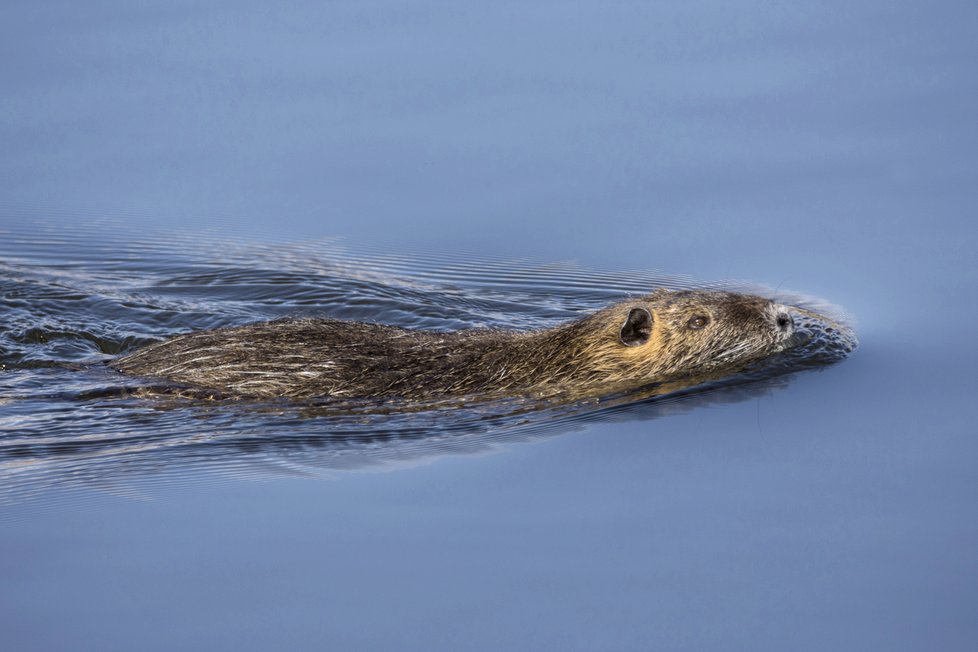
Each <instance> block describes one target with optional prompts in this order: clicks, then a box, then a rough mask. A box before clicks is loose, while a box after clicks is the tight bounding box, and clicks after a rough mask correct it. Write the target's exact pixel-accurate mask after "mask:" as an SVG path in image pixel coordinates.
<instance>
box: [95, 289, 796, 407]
mask: <svg viewBox="0 0 978 652" xmlns="http://www.w3.org/2000/svg"><path fill="white" fill-rule="evenodd" d="M792 310H793V309H792V308H790V307H788V306H784V305H780V304H777V303H774V302H773V301H771V300H769V299H765V298H762V297H759V296H754V295H751V294H741V293H737V292H720V291H707V290H684V291H670V290H656V291H655V292H653V293H652V294H649V295H647V296H644V297H641V298H636V299H633V300H628V301H623V302H620V303H617V304H614V305H611V306H609V307H607V308H604V309H602V310H599V311H597V312H595V313H591V314H589V315H587V316H584V317H582V318H580V319H576V320H573V321H570V322H566V323H564V324H560V325H557V326H554V327H553V328H548V329H543V330H535V331H513V330H494V329H465V330H458V331H452V332H437V331H423V330H412V329H407V328H402V327H398V326H386V325H381V324H372V323H363V322H354V321H342V320H336V319H293V318H289V319H281V320H276V321H270V322H263V323H255V324H249V325H245V326H237V327H229V328H219V329H215V330H209V331H200V332H195V333H188V334H184V335H177V336H175V337H172V338H169V339H166V340H163V341H161V342H158V343H155V344H151V345H149V346H147V347H145V348H143V349H140V350H138V351H136V352H134V353H131V354H129V355H126V356H123V357H121V358H118V359H116V360H114V361H112V362H110V363H109V364H110V365H111V366H112V367H114V368H115V369H118V370H119V371H122V372H125V373H127V374H133V375H139V376H153V377H159V378H165V379H168V380H170V381H173V382H176V383H179V384H181V385H187V386H191V387H196V388H204V389H210V390H215V391H217V392H219V393H220V394H221V395H226V396H233V397H247V398H274V397H283V398H318V397H348V398H350V397H352V398H372V397H385V398H386V397H391V398H393V397H398V398H404V399H426V398H434V397H440V396H463V395H470V394H490V395H500V394H504V395H519V394H548V393H551V392H553V391H562V390H564V389H569V390H571V391H573V392H574V393H575V394H578V395H580V394H600V393H601V392H602V391H604V390H605V389H607V388H608V387H618V388H629V387H641V386H644V385H649V384H651V383H657V382H667V381H672V380H675V379H678V378H687V377H697V376H703V375H719V374H723V373H733V372H735V371H737V370H739V369H741V368H743V367H745V366H746V365H747V364H748V363H750V362H752V361H755V360H758V359H760V358H764V357H766V356H769V355H772V354H775V353H778V352H780V351H783V350H785V349H787V348H790V347H791V346H792V343H793V337H792V336H793V333H794V330H795V329H794V323H793V320H792V314H791V313H792Z"/></svg>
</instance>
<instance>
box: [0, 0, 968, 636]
mask: <svg viewBox="0 0 978 652" xmlns="http://www.w3.org/2000/svg"><path fill="white" fill-rule="evenodd" d="M974 19H975V10H974V9H973V8H972V7H971V6H970V5H965V4H958V5H956V4H954V3H947V4H943V5H939V6H933V5H926V6H925V5H922V4H921V5H917V4H914V3H904V4H899V5H891V4H886V5H882V4H880V5H876V4H873V3H859V4H858V6H849V5H839V6H836V7H830V6H828V5H824V6H823V5H817V6H815V5H804V6H803V7H802V6H801V5H798V6H794V7H792V6H785V7H782V8H776V9H772V8H771V7H768V6H766V5H761V4H757V5H754V4H750V3H748V4H743V3H741V4H739V5H738V6H737V7H725V6H722V5H720V4H716V5H705V6H693V5H688V4H678V3H677V4H675V5H669V4H662V3H658V4H655V5H628V4H622V5H615V6H613V7H612V6H606V5H602V4H598V3H593V4H588V3H579V4H574V5H564V4H551V5H534V6H533V7H528V6H526V5H524V4H512V5H507V4H498V3H495V4H492V5H491V6H490V5H485V6H481V5H479V6H471V7H469V6H464V5H459V4H457V3H456V4H450V5H438V4H435V3H423V4H414V5H411V6H409V7H402V8H396V7H392V6H385V5H377V6H367V5H362V4H355V5H350V6H345V7H343V6H337V5H329V6H327V5H322V6H320V5H319V4H303V3H290V4H286V5H283V6H281V8H276V9H275V10H269V9H267V8H266V7H264V6H258V5H255V6H254V7H249V6H247V5H242V4H240V3H236V4H234V5H231V4H228V5H226V6H220V5H215V6H211V7H208V8H198V7H196V6H192V5H186V6H179V5H171V6H169V7H168V8H167V9H166V10H162V9H160V8H157V7H154V6H152V5H151V4H140V3H126V4H124V5H119V6H112V5H111V4H106V5H98V6H92V5H90V6H87V7H86V9H85V10H84V11H80V10H79V9H78V7H76V5H74V4H71V3H65V4H64V5H63V6H55V5H50V4H48V5H44V6H40V5H36V4H34V3H20V4H16V3H15V4H13V5H11V6H10V7H8V12H7V18H6V19H5V20H4V21H3V27H0V29H2V30H3V33H2V38H0V44H2V45H0V48H2V49H3V54H4V56H3V58H2V59H0V60H2V61H4V63H3V64H0V74H2V79H3V80H4V88H5V90H6V91H7V92H5V93H4V97H3V100H2V104H0V107H2V109H0V139H2V142H3V143H4V148H3V151H4V154H3V155H2V156H0V239H2V240H0V283H2V284H3V285H2V287H3V294H2V300H3V303H2V305H3V316H2V320H0V325H2V328H3V331H2V333H0V335H2V339H0V342H2V346H3V356H4V358H3V359H4V365H5V368H4V370H3V371H2V372H0V392H2V393H0V419H2V423H3V424H4V429H3V435H2V437H3V447H4V448H3V450H4V457H3V459H2V462H0V463H2V464H3V465H4V466H3V475H2V478H0V495H2V497H3V504H2V505H0V551H2V552H3V554H2V555H0V560H2V561H0V587H2V589H0V632H2V633H0V645H2V647H3V648H4V649H16V650H52V649H68V648H70V649H92V650H96V649H98V650H104V649H132V648H136V649H173V648H178V647H179V648H191V649H193V648H203V647H218V648H227V647H235V648H241V649H268V648H272V647H282V646H289V647H295V648H300V649H321V648H323V647H330V648H338V649H349V648H353V649H391V648H397V649H404V648H407V649H457V648H466V649H505V648H517V649H524V648H527V647H530V648H535V649H536V648H539V649H582V650H583V649H635V650H640V649H641V650H644V649H696V650H702V649H785V648H791V649H799V648H800V649H813V650H815V649H818V650H822V649H860V650H864V649H887V650H892V649H911V650H918V649H948V650H957V649H960V650H966V649H970V648H971V647H972V646H973V641H974V640H975V637H976V634H978V631H976V630H978V627H976V625H975V623H978V590H976V588H975V587H976V586H978V582H976V580H978V555H976V554H975V550H976V549H978V546H976V543H978V522H976V519H975V509H974V505H975V504H976V499H978V470H976V468H975V460H976V459H978V456H976V453H978V443H976V439H975V434H976V433H975V423H976V417H978V414H976V408H975V405H974V401H973V397H974V395H975V392H976V389H978V387H976V382H975V380H974V373H973V369H974V365H975V362H976V360H978V356H976V347H975V344H974V342H973V339H974V338H973V334H972V331H973V324H974V323H975V319H976V317H978V314H976V312H978V308H976V304H975V302H974V300H973V297H974V296H975V291H976V289H978V273H976V271H978V270H976V267H975V264H974V260H973V259H974V251H976V245H978V229H976V228H975V227H974V226H973V220H972V219H971V218H972V213H973V212H974V211H973V206H974V205H975V203H976V201H975V200H976V199H978V190H976V188H978V165H976V161H975V159H974V155H973V152H974V151H975V146H976V145H978V143H976V140H978V138H976V137H978V133H976V130H975V129H974V124H973V123H974V120H973V116H974V115H976V114H978V93H976V79H975V77H974V74H973V70H972V68H973V62H974V60H975V55H976V54H978V52H976V50H978V45H976V43H978V39H976V38H974V37H975V34H974V32H975V29H974V25H975V20H974ZM567 261H575V262H567ZM655 269H660V270H665V271H666V272H668V273H670V274H676V275H680V276H673V277H664V276H663V275H662V274H658V273H655V272H653V270H655ZM682 275H688V276H690V277H692V278H694V279H695V280H696V281H697V282H704V281H705V282H713V281H718V282H719V281H722V282H724V283H733V284H740V283H741V282H740V281H730V279H748V280H749V281H753V282H757V283H760V284H763V285H766V286H768V287H770V288H773V291H775V292H777V293H781V294H782V295H784V296H791V295H793V293H794V292H801V293H804V294H806V295H809V296H818V297H824V298H826V299H827V300H829V301H831V302H833V303H836V304H839V305H842V306H844V307H845V308H846V309H847V310H848V311H849V313H850V314H851V315H853V316H854V318H855V323H856V327H857V331H858V333H859V336H860V340H861V345H860V348H859V349H858V350H857V351H856V352H855V353H854V355H853V356H852V357H851V358H850V359H848V360H846V361H844V362H843V363H841V364H837V365H833V366H829V367H822V368H820V370H808V371H803V372H800V373H795V374H787V375H783V374H782V375H777V376H775V377H773V378H765V379H763V380H761V381H756V382H752V383H743V382H738V383H736V384H735V385H732V386H726V387H712V388H710V391H707V392H702V391H692V392H687V393H684V394H683V395H681V396H673V397H669V398H668V400H651V401H649V400H645V401H637V402H636V401H634V400H626V401H621V402H613V403H611V404H609V403H605V404H598V405H594V404H575V405H571V406H567V405H561V406H540V405H527V404H525V403H521V402H520V401H519V400H513V401H511V402H508V403H505V404H493V405H492V406H488V407H487V406H471V407H468V408H465V409H460V408H458V407H457V406H453V407H451V408H449V407H447V406H446V407H444V408H441V409H433V410H423V411H418V412H410V413H405V412H403V411H400V410H393V411H389V412H383V411H377V410H367V411H363V410H359V411H358V410H356V409H350V410H348V411H347V412H344V413H342V414H338V413H335V412H333V413H329V414H323V413H321V412H317V411H315V410H313V411H310V410H308V409H303V408H302V407H296V406H288V405H284V406H283V405H277V406H270V405H265V406H260V407H256V406H244V405H233V406H229V405H225V404H217V403H211V404H193V403H190V404H188V403H186V402H181V401H179V400H176V399H171V400H166V399H162V400H157V401H148V400H146V399H141V398H139V397H134V396H129V395H125V394H116V395H106V394H105V390H106V389H107V388H109V389H112V388H116V389H117V388H119V387H121V386H125V385H127V384H128V383H129V382H130V381H128V380H126V379H120V378H119V377H118V376H117V375H114V374H112V372H110V371H109V370H107V369H104V368H103V367H101V366H98V365H94V366H92V365H90V364H89V363H90V362H92V361H98V360H102V359H106V358H108V357H110V356H112V355H115V354H116V353H118V352H119V351H121V350H123V349H128V348H130V347H133V346H137V345H139V344H141V343H145V342H149V341H152V340H154V339H155V338H157V337H160V336H162V335H165V334H168V333H171V332H175V331H178V330H184V329H187V328H210V327H216V326H220V325H226V324H231V323H243V322H246V321H250V320H253V319H257V318H272V317H276V316H279V315H283V314H312V313H315V314H321V313H328V314H330V315H331V316H340V317H349V318H361V319H366V318H369V319H376V320H379V321H386V322H391V323H400V324H404V325H411V326H420V327H439V328H456V327H463V326H481V325H501V326H508V327H527V326H536V325H545V324H549V323H556V322H558V321H560V320H562V319H565V318H567V317H569V316H572V315H574V314H578V313H579V312H580V311H582V310H589V309H593V308H595V307H597V306H599V305H603V304H604V303H605V302H606V301H609V300H614V299H616V298H618V297H620V296H622V295H623V294H627V293H631V292H641V291H644V289H645V286H647V285H649V284H654V283H661V282H667V283H674V284H679V285H682V284H685V283H689V282H690V281H689V280H688V279H687V278H686V277H685V276H682ZM66 361H67V362H69V363H71V365H74V366H73V367H69V368H65V366H64V362H66ZM741 380H743V379H741ZM633 398H634V397H633Z"/></svg>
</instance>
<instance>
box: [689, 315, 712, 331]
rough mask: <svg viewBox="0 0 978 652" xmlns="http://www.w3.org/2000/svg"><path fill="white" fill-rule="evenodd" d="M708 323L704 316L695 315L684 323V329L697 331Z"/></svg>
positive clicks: (708, 320) (707, 318)
mask: <svg viewBox="0 0 978 652" xmlns="http://www.w3.org/2000/svg"><path fill="white" fill-rule="evenodd" d="M709 323H710V318H709V317H707V316H705V315H696V316H695V317H693V318H691V319H690V320H689V321H688V322H686V328H689V329H692V330H694V331H698V330H700V329H702V328H704V327H705V326H706V325H707V324H709Z"/></svg>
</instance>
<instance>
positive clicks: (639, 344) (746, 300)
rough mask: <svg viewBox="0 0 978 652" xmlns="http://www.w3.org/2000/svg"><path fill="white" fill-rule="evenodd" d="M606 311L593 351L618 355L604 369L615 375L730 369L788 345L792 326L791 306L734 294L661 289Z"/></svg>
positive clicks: (628, 377) (654, 376)
mask: <svg viewBox="0 0 978 652" xmlns="http://www.w3.org/2000/svg"><path fill="white" fill-rule="evenodd" d="M602 312H605V311H602ZM599 314H601V313H599ZM602 317H603V319H604V320H606V322H605V323H606V325H605V327H604V328H602V329H601V330H602V331H603V334H602V335H601V336H600V337H601V340H603V342H602V343H601V344H597V343H594V344H595V346H593V348H591V351H590V353H591V355H592V356H597V357H599V358H604V357H605V356H607V357H608V358H611V359H614V360H615V361H616V364H614V365H613V366H612V365H609V366H606V367H605V368H604V371H606V372H608V373H610V374H611V377H610V378H609V379H610V380H615V381H633V382H634V381H643V380H648V381H651V380H660V379H663V378H675V377H677V376H695V375H701V374H710V373H715V372H721V371H722V372H727V371H729V370H732V369H734V368H737V367H742V366H743V365H744V364H745V363H747V362H750V361H753V360H757V359H760V358H762V357H766V356H768V355H772V354H774V353H779V352H781V351H783V350H785V349H787V348H789V347H790V346H791V345H792V343H793V335H794V331H795V328H794V320H793V318H792V313H791V309H790V308H788V307H787V306H783V305H780V304H777V303H775V302H773V301H771V300H769V299H765V298H763V297H759V296H754V295H748V294H740V293H736V292H720V291H707V290H684V291H670V290H657V291H655V292H654V293H652V294H650V295H648V296H645V297H642V298H640V299H636V300H634V301H625V302H622V303H619V304H617V305H616V306H612V307H611V308H609V309H607V312H605V314H604V315H603V316H602ZM605 329H607V330H605ZM594 359H595V358H594V357H592V360H594ZM599 366H603V365H599Z"/></svg>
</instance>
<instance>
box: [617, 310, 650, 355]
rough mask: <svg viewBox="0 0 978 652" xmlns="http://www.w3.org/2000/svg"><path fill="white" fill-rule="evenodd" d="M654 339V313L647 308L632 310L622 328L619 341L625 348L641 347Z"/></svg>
mask: <svg viewBox="0 0 978 652" xmlns="http://www.w3.org/2000/svg"><path fill="white" fill-rule="evenodd" d="M650 337H652V313H650V312H649V311H648V310H646V309H645V308H632V309H631V310H629V311H628V319H626V320H625V323H624V324H622V326H621V332H620V333H618V339H620V340H621V343H622V344H624V345H625V346H641V345H642V344H645V343H646V342H648V341H649V338H650Z"/></svg>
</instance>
